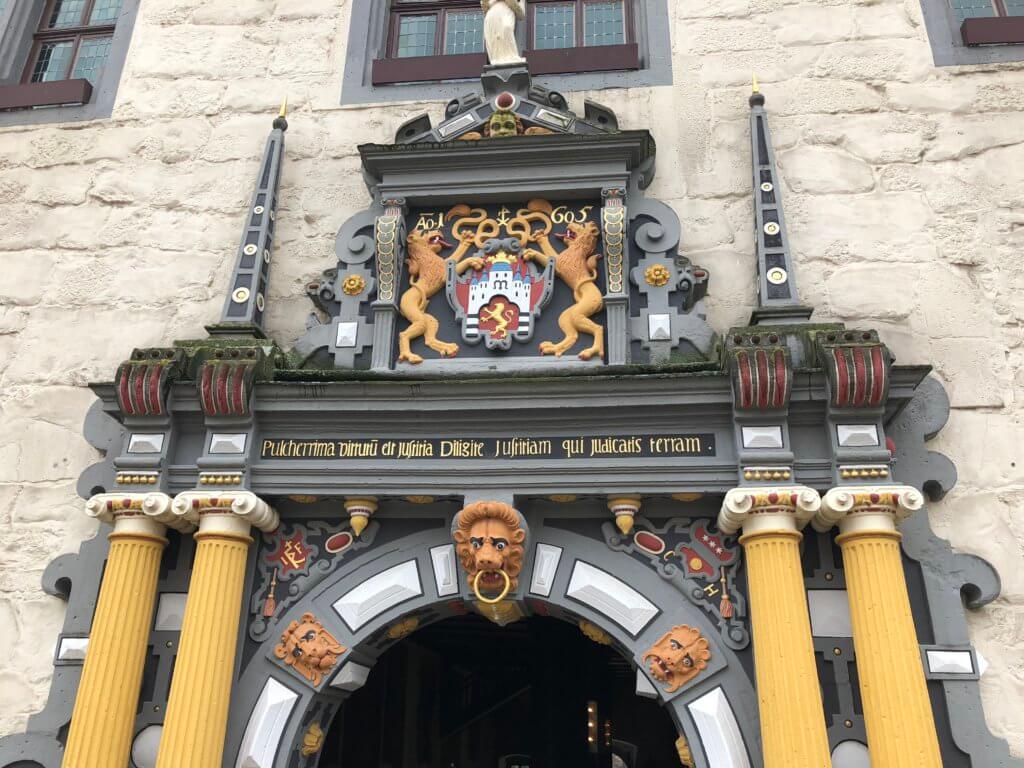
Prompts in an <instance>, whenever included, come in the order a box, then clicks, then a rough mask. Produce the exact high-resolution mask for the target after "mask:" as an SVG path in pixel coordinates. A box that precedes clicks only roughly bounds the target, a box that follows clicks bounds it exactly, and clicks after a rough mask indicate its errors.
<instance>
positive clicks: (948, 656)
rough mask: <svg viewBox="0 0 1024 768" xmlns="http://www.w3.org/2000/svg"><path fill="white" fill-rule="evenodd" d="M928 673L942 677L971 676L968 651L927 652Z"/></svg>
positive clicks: (971, 666)
mask: <svg viewBox="0 0 1024 768" xmlns="http://www.w3.org/2000/svg"><path fill="white" fill-rule="evenodd" d="M926 654H927V656H928V671H929V672H933V673H937V674H944V675H973V674H974V662H973V660H972V659H971V652H970V651H927V652H926Z"/></svg>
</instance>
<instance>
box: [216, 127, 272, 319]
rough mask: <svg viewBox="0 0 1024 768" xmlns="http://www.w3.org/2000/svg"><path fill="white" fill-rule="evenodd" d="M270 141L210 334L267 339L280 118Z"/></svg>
mask: <svg viewBox="0 0 1024 768" xmlns="http://www.w3.org/2000/svg"><path fill="white" fill-rule="evenodd" d="M273 126H274V127H273V130H272V131H271V132H270V136H269V137H267V144H266V146H265V147H264V149H263V159H262V160H261V161H260V166H259V172H258V174H257V176H256V185H255V188H254V189H253V193H252V199H251V202H250V204H249V209H248V212H247V215H246V223H245V227H244V228H243V230H242V241H241V243H239V245H238V256H237V258H236V259H235V268H234V271H233V272H232V275H231V280H230V281H229V282H228V295H227V297H226V298H225V300H224V309H223V310H222V311H221V315H220V322H219V323H218V324H217V325H214V326H210V327H209V328H208V330H209V331H210V333H211V334H214V335H223V334H242V335H245V336H255V337H258V338H263V337H264V336H265V335H266V334H265V332H264V328H263V319H264V317H265V316H266V302H267V300H268V299H267V284H268V282H269V279H270V260H271V258H272V255H273V249H274V227H275V224H274V218H275V216H276V215H277V188H278V185H279V184H280V182H281V161H282V159H283V157H284V134H285V131H287V130H288V121H287V120H285V118H284V116H283V115H282V116H280V117H277V118H276V119H275V120H274V123H273Z"/></svg>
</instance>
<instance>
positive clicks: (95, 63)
mask: <svg viewBox="0 0 1024 768" xmlns="http://www.w3.org/2000/svg"><path fill="white" fill-rule="evenodd" d="M110 40H111V38H109V37H87V38H85V39H84V40H82V43H81V45H79V47H78V58H77V59H76V60H75V66H74V69H72V70H71V77H72V79H73V78H77V77H84V78H85V79H86V80H88V81H89V82H90V83H92V84H93V85H94V86H95V85H96V78H97V76H98V75H99V73H100V71H101V70H102V69H103V65H104V64H106V63H107V57H108V56H109V55H110Z"/></svg>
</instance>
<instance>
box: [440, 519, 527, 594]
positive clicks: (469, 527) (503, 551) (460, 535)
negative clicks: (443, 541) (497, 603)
mask: <svg viewBox="0 0 1024 768" xmlns="http://www.w3.org/2000/svg"><path fill="white" fill-rule="evenodd" d="M452 537H453V538H454V539H455V551H456V553H458V556H459V562H460V563H462V567H463V569H464V570H465V571H466V580H467V581H468V582H469V585H470V587H473V585H474V583H476V579H477V576H478V575H479V577H480V581H479V585H480V589H481V590H483V591H487V592H500V591H501V590H502V589H504V587H505V578H504V576H502V573H504V574H505V576H508V578H509V591H515V589H516V587H517V586H518V584H519V572H520V571H521V570H522V569H523V542H524V541H525V540H526V531H524V530H523V524H522V520H521V519H520V517H519V513H518V512H516V510H515V509H514V508H513V507H511V506H510V505H508V504H503V503H502V502H499V501H478V502H476V503H474V504H470V505H469V506H467V507H466V508H465V509H463V510H462V511H461V512H460V513H459V515H458V517H457V518H456V526H455V530H454V532H453V533H452Z"/></svg>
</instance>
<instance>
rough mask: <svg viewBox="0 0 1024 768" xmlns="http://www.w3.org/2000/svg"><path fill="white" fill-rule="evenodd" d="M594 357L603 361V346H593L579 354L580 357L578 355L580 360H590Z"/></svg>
mask: <svg viewBox="0 0 1024 768" xmlns="http://www.w3.org/2000/svg"><path fill="white" fill-rule="evenodd" d="M594 356H597V357H599V358H602V359H603V358H604V346H602V345H600V344H595V345H594V346H592V347H590V348H589V349H584V350H583V351H582V352H580V355H579V357H580V360H589V359H590V358H592V357H594Z"/></svg>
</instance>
